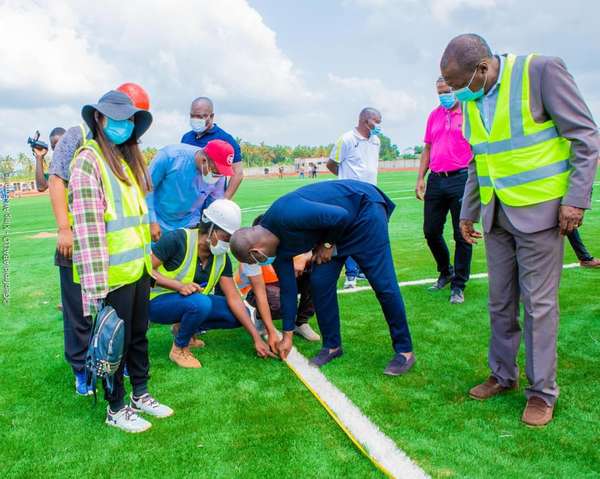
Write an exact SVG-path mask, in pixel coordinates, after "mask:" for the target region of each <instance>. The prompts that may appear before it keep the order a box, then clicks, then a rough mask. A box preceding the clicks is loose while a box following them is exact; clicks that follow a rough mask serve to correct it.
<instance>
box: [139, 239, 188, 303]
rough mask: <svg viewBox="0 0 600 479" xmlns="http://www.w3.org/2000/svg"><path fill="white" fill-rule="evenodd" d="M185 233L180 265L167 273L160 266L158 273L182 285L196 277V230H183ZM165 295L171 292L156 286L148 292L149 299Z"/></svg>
mask: <svg viewBox="0 0 600 479" xmlns="http://www.w3.org/2000/svg"><path fill="white" fill-rule="evenodd" d="M183 231H184V232H185V256H184V257H183V260H182V261H181V264H180V265H179V266H178V267H177V268H175V269H174V270H172V271H167V269H166V268H165V267H164V265H160V266H159V268H158V272H159V273H160V274H161V275H163V276H165V277H167V278H171V279H175V280H177V281H181V282H182V283H192V282H193V281H194V276H195V275H196V265H197V264H198V230H197V229H187V228H183ZM165 293H173V290H171V289H168V288H163V287H162V286H159V285H156V286H155V287H154V288H152V289H151V290H150V299H154V298H156V297H157V296H160V295H161V294H165Z"/></svg>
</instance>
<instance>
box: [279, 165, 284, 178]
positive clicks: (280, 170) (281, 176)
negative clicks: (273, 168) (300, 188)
mask: <svg viewBox="0 0 600 479" xmlns="http://www.w3.org/2000/svg"><path fill="white" fill-rule="evenodd" d="M278 171H279V179H280V180H283V166H280V167H279V170H278Z"/></svg>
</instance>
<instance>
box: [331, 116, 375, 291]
mask: <svg viewBox="0 0 600 479" xmlns="http://www.w3.org/2000/svg"><path fill="white" fill-rule="evenodd" d="M380 133H381V113H379V111H378V110H376V109H375V108H370V107H367V108H363V109H362V110H361V112H360V114H359V115H358V125H357V126H356V127H354V128H353V129H352V130H350V131H347V132H346V133H344V134H343V135H342V136H340V137H339V138H338V140H337V141H336V142H335V144H334V145H333V149H332V150H331V153H330V154H329V160H328V161H327V165H326V166H327V169H328V170H329V171H331V172H332V173H333V174H334V175H336V176H337V177H338V178H339V179H340V180H359V181H364V182H366V183H370V184H372V185H377V170H378V166H379V149H380V146H381V141H380V140H379V134H380ZM357 278H360V279H364V275H363V274H362V273H361V271H360V268H359V267H358V265H357V264H356V261H354V260H353V259H352V257H351V256H348V259H347V260H346V281H345V282H344V289H351V288H355V287H356V279H357Z"/></svg>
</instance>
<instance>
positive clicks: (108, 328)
mask: <svg viewBox="0 0 600 479" xmlns="http://www.w3.org/2000/svg"><path fill="white" fill-rule="evenodd" d="M124 344H125V323H124V322H123V320H122V319H121V318H119V316H118V315H117V312H116V311H115V310H114V308H113V307H112V306H104V307H103V308H102V309H100V311H99V312H98V314H97V315H96V319H95V321H94V330H93V332H92V335H91V337H90V343H89V346H88V351H87V356H86V358H85V368H86V378H87V385H88V387H89V388H91V389H92V390H93V392H94V400H96V382H97V381H98V378H101V379H102V378H103V379H105V380H106V386H107V388H108V390H109V391H110V392H112V389H113V381H112V379H113V375H114V374H115V373H116V372H117V369H119V366H120V365H121V360H122V359H123V347H124Z"/></svg>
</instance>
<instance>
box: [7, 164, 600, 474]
mask: <svg viewBox="0 0 600 479" xmlns="http://www.w3.org/2000/svg"><path fill="white" fill-rule="evenodd" d="M330 178H332V177H331V176H329V175H328V176H324V177H323V178H321V179H322V180H324V179H330ZM414 178H415V173H414V172H390V173H383V174H381V176H380V186H381V187H382V189H383V190H384V191H386V192H387V193H388V194H389V196H390V197H392V198H393V199H395V201H396V203H397V205H398V208H397V209H396V211H395V213H394V215H393V216H392V221H391V224H390V237H391V241H392V246H393V251H394V259H395V264H396V271H397V273H398V279H399V281H407V280H416V279H421V278H427V277H434V276H436V274H437V273H436V271H435V266H434V263H433V260H432V258H431V256H430V253H429V251H428V249H427V247H426V244H425V241H424V239H423V235H422V230H421V223H422V204H421V203H420V202H418V201H417V200H415V199H413V193H412V190H413V186H414ZM309 181H312V180H308V179H305V180H300V179H297V178H289V177H288V178H285V179H283V180H279V179H274V178H273V179H246V180H245V181H244V182H243V184H242V187H241V190H240V191H239V193H238V195H237V196H236V199H237V201H238V202H239V204H240V206H241V207H242V208H244V223H245V224H248V223H250V222H251V220H252V218H253V217H254V216H255V215H257V214H259V213H260V212H262V211H264V209H266V207H267V206H268V205H269V204H270V202H271V201H273V200H274V199H275V198H277V197H278V196H279V195H281V194H283V193H284V192H286V191H289V190H291V189H294V188H295V187H298V186H300V185H302V184H306V183H308V182H309ZM594 204H596V203H594ZM10 208H11V214H12V224H11V226H10V234H9V238H10V267H11V271H10V305H9V306H0V315H1V318H2V320H1V323H0V324H1V325H2V328H0V471H2V477H42V476H44V477H61V478H62V477H81V476H83V475H87V476H91V477H111V478H120V477H138V476H140V477H142V476H143V477H162V478H167V477H169V478H170V477H201V478H237V477H244V478H259V477H274V476H275V477H281V478H292V477H293V478H297V477H301V478H312V477H315V478H316V477H319V478H338V477H344V478H369V477H382V475H381V473H379V472H378V471H377V470H376V469H374V468H373V466H372V465H371V464H370V462H369V461H368V460H366V459H365V458H364V457H362V456H361V455H360V453H359V452H358V451H357V450H356V449H355V448H354V447H353V445H352V444H351V442H350V441H349V440H348V439H347V438H346V437H345V435H344V434H343V433H342V432H341V431H340V430H339V429H338V428H337V426H336V425H335V423H334V422H333V421H332V420H331V419H330V418H329V416H328V415H327V413H326V412H325V411H324V410H323V409H322V408H321V407H320V406H319V404H318V403H317V402H316V401H315V400H314V398H313V397H312V396H311V395H310V393H309V392H308V391H307V390H306V389H304V387H303V386H302V385H301V384H300V382H299V381H298V380H297V379H296V378H295V376H294V375H293V374H292V373H291V371H289V370H288V368H287V367H286V366H285V365H284V364H282V363H281V362H279V361H275V360H260V359H258V358H256V357H255V356H254V353H253V348H252V344H251V341H250V340H249V338H248V336H247V335H246V334H245V333H244V331H243V330H231V331H222V332H221V331H214V332H209V333H208V334H207V335H205V336H204V339H205V341H206V342H207V347H206V348H205V349H204V350H202V351H201V352H199V353H198V354H197V356H198V357H199V359H200V360H201V361H202V363H203V366H204V367H203V368H202V369H200V370H183V369H180V368H177V367H176V366H175V365H174V364H173V363H171V362H170V361H169V359H168V357H167V355H168V351H169V348H170V345H171V336H170V332H169V330H168V328H167V327H164V326H154V327H151V329H150V331H149V333H148V334H149V341H150V360H151V376H152V377H151V380H150V389H151V392H152V393H153V394H154V395H155V396H156V397H157V398H158V399H160V400H161V401H164V402H165V403H167V404H168V405H170V406H171V407H173V408H174V409H175V415H174V416H173V417H171V418H168V419H164V420H152V422H153V427H152V429H150V430H149V431H148V432H146V433H144V434H141V435H128V434H126V433H123V432H120V431H117V430H115V429H113V428H109V427H107V426H105V425H104V424H103V420H104V407H105V403H104V402H103V401H102V400H100V401H99V402H98V405H97V406H96V407H93V406H92V401H91V400H90V399H89V398H79V397H76V396H75V393H74V390H73V379H72V375H71V373H70V370H69V367H68V366H67V364H66V363H65V361H64V359H63V357H62V346H63V343H62V321H61V314H60V313H59V312H58V311H57V309H56V305H57V303H58V302H59V288H58V274H57V270H56V268H55V267H54V266H53V261H52V256H53V250H54V244H55V239H54V238H37V239H36V238H31V236H34V235H36V234H38V233H40V232H52V231H54V229H55V227H54V223H53V218H52V214H51V210H50V205H49V200H48V198H47V197H46V196H40V197H34V198H20V199H15V200H11V203H10ZM447 230H448V231H447V237H448V238H449V239H450V238H451V232H450V231H449V228H447ZM581 233H582V236H583V239H584V241H585V242H586V244H587V245H588V247H589V248H590V249H591V250H592V253H594V252H596V253H597V254H599V255H600V219H599V216H598V214H597V212H596V211H594V210H592V211H590V212H588V214H587V216H586V224H585V226H584V227H583V228H582V230H581ZM574 261H575V257H574V255H573V253H572V251H571V250H570V248H569V246H568V244H567V246H566V255H565V263H571V262H574ZM472 269H473V273H479V272H485V271H486V265H485V257H484V251H483V245H482V244H480V245H478V246H477V247H476V249H475V253H474V257H473V267H472ZM599 280H600V271H593V270H583V269H579V268H575V269H569V270H565V272H564V274H563V279H562V286H561V326H560V335H559V371H558V380H559V384H560V386H561V396H560V399H559V401H558V404H557V408H556V410H555V417H556V418H555V420H554V421H553V422H552V423H551V424H550V425H549V426H548V427H546V428H545V429H530V428H527V427H525V426H524V425H523V424H522V423H521V422H520V416H521V413H522V409H523V407H524V405H525V399H524V396H523V392H522V390H523V388H524V386H525V384H526V378H525V377H524V374H522V378H521V383H522V385H521V388H520V390H519V391H518V392H511V393H509V394H506V395H504V396H501V397H496V398H493V399H491V400H489V401H486V402H476V401H472V400H470V399H468V398H467V396H466V392H467V391H468V389H469V388H470V387H471V386H472V385H474V384H476V383H477V382H478V381H480V380H482V379H484V378H485V377H486V376H487V374H488V370H487V367H486V361H487V342H488V339H489V328H488V317H487V308H486V295H487V282H486V280H485V279H479V280H473V281H471V282H470V283H469V285H468V288H467V290H466V291H465V296H466V302H465V304H463V305H453V306H451V305H449V304H448V292H447V291H444V292H440V293H436V294H431V293H429V292H427V291H426V287H425V286H408V287H405V288H403V295H404V299H405V302H406V305H407V312H408V317H409V323H410V326H411V331H412V334H413V340H414V344H415V352H416V355H417V364H416V367H415V368H414V370H413V371H412V372H411V373H410V374H408V375H406V376H404V377H401V378H389V377H386V376H384V375H383V374H382V370H383V368H384V366H385V364H386V362H387V361H388V360H389V359H390V357H391V354H392V350H391V347H390V341H389V337H388V334H387V327H386V324H385V321H384V319H383V316H382V314H381V311H380V309H379V306H378V304H377V301H376V299H375V297H374V295H373V293H372V292H360V293H355V294H346V295H342V296H340V297H339V302H340V308H341V314H342V334H343V339H344V349H345V355H344V356H343V357H342V358H340V359H339V360H337V361H335V362H333V363H332V364H330V365H328V366H326V367H325V368H324V369H323V371H324V373H325V374H326V376H327V377H328V378H329V379H330V380H331V381H332V382H333V383H334V384H336V385H337V386H338V387H339V388H340V389H341V390H342V391H344V392H345V393H346V394H347V395H348V396H349V397H350V398H351V399H352V400H353V401H354V402H355V404H356V405H357V406H359V407H360V408H361V409H362V411H363V412H364V413H365V414H367V415H368V416H369V417H370V418H371V419H372V420H373V421H374V422H375V423H376V424H377V425H378V426H379V427H380V428H381V429H382V430H383V432H385V433H386V434H387V435H389V436H390V437H391V438H392V439H394V440H395V441H396V443H397V444H398V446H399V447H400V448H402V449H403V450H404V451H405V452H406V453H407V454H408V455H409V456H410V457H411V458H412V459H413V460H414V461H416V462H417V463H418V464H419V465H420V466H421V467H422V468H423V469H424V470H425V471H426V472H427V473H429V474H430V475H431V476H433V477H473V478H489V477H502V478H521V477H528V478H529V477H532V478H534V477H535V478H537V477H539V478H547V477H556V478H563V477H564V478H584V477H600V452H599V445H600V425H599V424H600V421H599V418H600V402H599V401H598V400H597V396H598V395H599V394H600V383H599V381H598V377H599V372H598V371H600V281H599ZM314 324H315V323H314V320H313V325H314ZM295 344H296V345H297V346H298V347H299V350H300V351H301V352H303V353H304V354H306V355H311V354H314V353H315V352H316V351H317V350H318V348H319V345H318V344H310V343H307V342H304V341H302V340H300V339H296V340H295ZM520 364H521V366H523V357H522V355H521V358H520Z"/></svg>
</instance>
